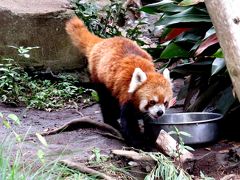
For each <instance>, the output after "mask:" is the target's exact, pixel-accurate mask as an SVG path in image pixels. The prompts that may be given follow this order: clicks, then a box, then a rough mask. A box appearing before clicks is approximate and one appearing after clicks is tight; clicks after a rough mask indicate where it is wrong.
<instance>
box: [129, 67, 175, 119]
mask: <svg viewBox="0 0 240 180" xmlns="http://www.w3.org/2000/svg"><path fill="white" fill-rule="evenodd" d="M128 92H129V93H131V96H132V100H133V103H134V105H135V107H136V108H138V109H139V110H140V111H141V112H144V113H147V114H148V115H149V116H150V117H151V118H153V119H157V118H159V117H160V116H162V115H163V114H164V113H165V110H166V108H168V107H169V102H170V101H171V100H172V96H173V92H172V85H171V80H170V76H169V70H168V69H165V70H164V72H163V74H160V73H157V72H146V73H145V72H143V71H142V70H141V69H140V68H136V69H135V71H134V73H133V75H132V79H131V82H130V85H129V90H128Z"/></svg>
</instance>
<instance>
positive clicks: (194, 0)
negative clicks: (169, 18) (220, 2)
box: [178, 0, 204, 6]
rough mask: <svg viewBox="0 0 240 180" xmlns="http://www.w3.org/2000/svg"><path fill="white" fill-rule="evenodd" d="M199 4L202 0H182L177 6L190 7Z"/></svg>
mask: <svg viewBox="0 0 240 180" xmlns="http://www.w3.org/2000/svg"><path fill="white" fill-rule="evenodd" d="M200 2H204V0H183V1H182V2H180V3H179V4H178V5H179V6H191V5H194V4H198V3H200Z"/></svg>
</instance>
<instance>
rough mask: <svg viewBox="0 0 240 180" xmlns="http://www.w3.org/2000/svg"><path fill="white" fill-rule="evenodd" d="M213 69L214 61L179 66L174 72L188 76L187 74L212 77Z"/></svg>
mask: <svg viewBox="0 0 240 180" xmlns="http://www.w3.org/2000/svg"><path fill="white" fill-rule="evenodd" d="M211 67H212V61H211V60H208V61H207V60H206V61H202V62H195V63H186V64H182V65H178V66H176V67H175V68H174V69H173V70H172V71H173V72H177V73H181V74H186V75H187V74H198V75H210V72H211Z"/></svg>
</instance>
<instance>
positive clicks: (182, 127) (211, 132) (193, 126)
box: [145, 112, 223, 145]
mask: <svg viewBox="0 0 240 180" xmlns="http://www.w3.org/2000/svg"><path fill="white" fill-rule="evenodd" d="M222 117H223V116H222V115H221V114H218V113H208V112H189V113H173V114H165V115H163V116H162V117H160V118H159V119H158V120H153V119H150V120H145V128H146V131H147V134H148V135H150V136H153V137H152V138H154V139H156V138H157V136H158V134H159V132H160V130H161V129H163V130H165V131H166V132H169V131H175V130H174V126H175V127H176V128H177V129H178V130H179V131H184V132H187V133H189V134H190V135H191V137H188V136H181V137H182V138H183V141H184V143H185V144H190V145H195V144H206V143H210V142H214V141H216V140H217V139H218V138H219V133H220V130H219V121H220V120H221V119H222ZM171 136H172V137H173V138H175V139H176V138H177V137H176V136H175V135H171Z"/></svg>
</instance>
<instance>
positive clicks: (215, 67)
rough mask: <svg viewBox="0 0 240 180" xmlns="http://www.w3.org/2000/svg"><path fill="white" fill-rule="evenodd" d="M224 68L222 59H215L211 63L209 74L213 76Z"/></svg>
mask: <svg viewBox="0 0 240 180" xmlns="http://www.w3.org/2000/svg"><path fill="white" fill-rule="evenodd" d="M224 67H225V61H224V59H223V58H216V59H215V60H214V61H213V63H212V73H211V75H214V74H216V73H218V72H219V71H220V70H222V69H223V68H224Z"/></svg>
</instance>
